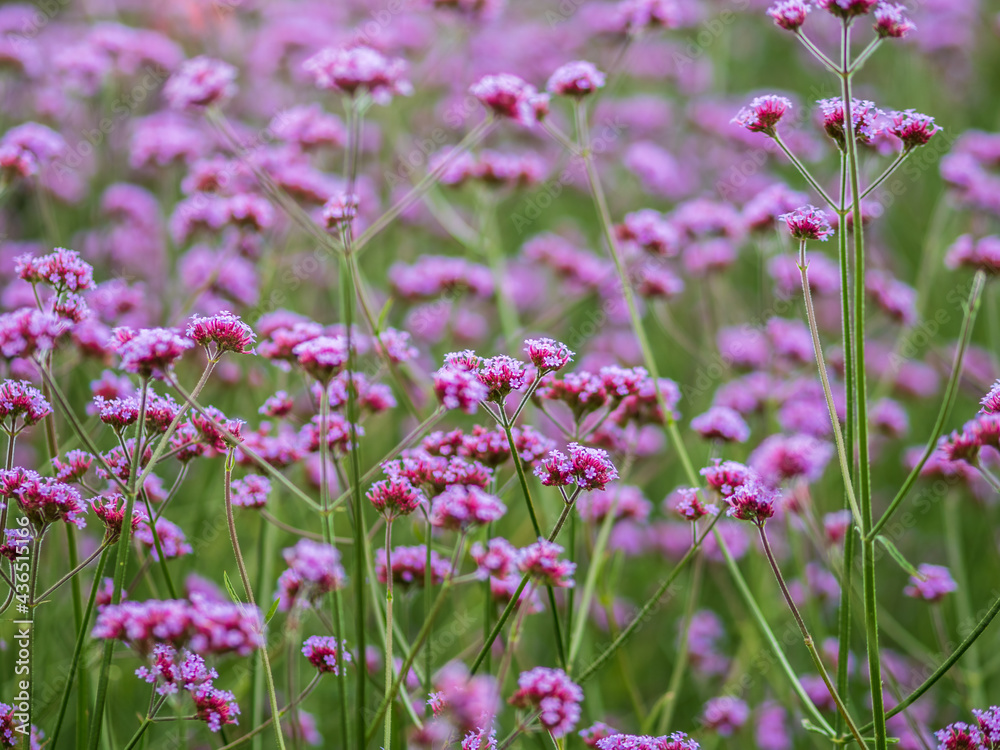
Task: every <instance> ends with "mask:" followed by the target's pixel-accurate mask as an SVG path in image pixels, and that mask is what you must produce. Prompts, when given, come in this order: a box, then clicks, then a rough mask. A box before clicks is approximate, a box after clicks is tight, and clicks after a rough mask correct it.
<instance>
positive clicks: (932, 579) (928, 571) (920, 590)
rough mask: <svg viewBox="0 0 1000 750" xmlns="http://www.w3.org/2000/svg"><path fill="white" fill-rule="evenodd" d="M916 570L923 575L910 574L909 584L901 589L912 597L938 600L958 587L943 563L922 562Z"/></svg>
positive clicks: (930, 600) (926, 600)
mask: <svg viewBox="0 0 1000 750" xmlns="http://www.w3.org/2000/svg"><path fill="white" fill-rule="evenodd" d="M917 572H918V573H919V574H920V575H921V576H923V577H922V578H918V577H917V576H910V583H909V585H907V586H906V588H904V589H903V593H904V594H906V595H907V596H911V597H913V598H914V599H923V600H924V601H925V602H939V601H941V600H942V599H944V597H945V595H946V594H950V593H951V592H952V591H955V590H956V589H957V588H958V584H957V583H955V579H954V578H952V577H951V572H950V571H949V570H948V568H946V567H944V566H943V565H930V564H928V563H923V564H921V565H920V566H919V567H918V568H917Z"/></svg>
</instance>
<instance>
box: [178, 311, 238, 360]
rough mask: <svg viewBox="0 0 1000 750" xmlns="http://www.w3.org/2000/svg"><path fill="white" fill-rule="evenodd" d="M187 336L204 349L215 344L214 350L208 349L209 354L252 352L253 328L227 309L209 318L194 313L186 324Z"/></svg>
mask: <svg viewBox="0 0 1000 750" xmlns="http://www.w3.org/2000/svg"><path fill="white" fill-rule="evenodd" d="M187 337H188V338H189V339H191V340H192V341H194V343H196V344H198V345H199V346H204V347H206V349H209V348H210V345H211V344H215V351H214V352H211V350H210V356H218V355H220V354H221V353H222V352H234V353H236V354H248V353H249V354H252V353H253V348H252V346H253V342H254V333H253V330H251V328H250V326H248V325H247V324H246V323H244V322H243V321H242V320H240V317H239V316H238V315H233V314H232V313H231V312H228V311H224V312H221V313H218V314H217V315H213V316H211V317H209V318H202V317H201V316H199V315H195V316H194V317H193V318H191V322H190V323H189V324H188V327H187Z"/></svg>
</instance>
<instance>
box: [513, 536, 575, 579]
mask: <svg viewBox="0 0 1000 750" xmlns="http://www.w3.org/2000/svg"><path fill="white" fill-rule="evenodd" d="M562 552H563V548H562V547H560V546H559V545H558V544H556V543H555V542H550V541H548V540H547V539H543V538H541V537H539V539H538V541H537V542H535V543H534V544H530V545H528V546H527V547H525V548H524V549H522V550H521V551H520V552H519V553H518V555H517V569H518V570H520V571H521V573H522V574H523V575H530V576H531V577H532V578H533V579H535V580H536V581H540V582H543V583H545V584H546V585H549V586H552V587H553V588H572V587H573V577H572V576H573V571H575V570H576V563H573V562H570V561H569V560H560V559H559V555H561V554H562Z"/></svg>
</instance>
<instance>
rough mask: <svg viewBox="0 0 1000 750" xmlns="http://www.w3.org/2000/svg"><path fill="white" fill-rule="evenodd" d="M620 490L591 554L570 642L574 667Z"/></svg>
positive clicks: (571, 662) (568, 665) (571, 660)
mask: <svg viewBox="0 0 1000 750" xmlns="http://www.w3.org/2000/svg"><path fill="white" fill-rule="evenodd" d="M619 495H620V490H619V491H617V492H616V493H615V498H614V502H612V503H611V507H610V508H609V509H608V513H607V515H606V516H605V517H604V521H602V522H601V529H600V531H598V532H597V541H596V542H595V543H594V552H593V554H592V555H591V556H590V565H589V566H588V568H587V579H586V581H585V582H584V584H583V594H582V595H581V596H580V604H579V608H578V609H577V616H576V625H575V627H574V628H573V635H572V637H571V638H570V643H569V657H568V660H567V667H568V669H569V670H570V671H572V669H573V662H575V661H576V656H577V654H578V653H579V652H580V645H581V644H582V643H583V634H584V632H585V631H586V626H587V622H588V621H589V620H590V617H589V616H588V613H589V612H590V602H591V600H592V599H593V597H594V590H595V588H596V587H597V577H598V575H600V571H601V568H602V567H603V566H604V551H605V549H607V546H608V539H609V538H610V537H611V527H612V526H614V524H615V513H616V511H617V509H618V499H619Z"/></svg>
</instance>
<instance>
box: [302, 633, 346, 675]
mask: <svg viewBox="0 0 1000 750" xmlns="http://www.w3.org/2000/svg"><path fill="white" fill-rule="evenodd" d="M302 654H303V655H304V656H305V657H306V658H307V659H308V660H309V663H310V664H312V665H313V666H314V667H316V671H317V672H319V673H320V674H323V673H326V672H329V673H331V674H340V668H341V664H343V665H344V666H345V668H346V665H347V664H349V663H350V661H351V653H350V652H349V651H348V650H347V647H346V645H345V644H344V643H340V644H338V643H337V639H336V638H331V637H329V636H321V635H313V636H310V637H309V638H306V640H305V643H303V644H302Z"/></svg>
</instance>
